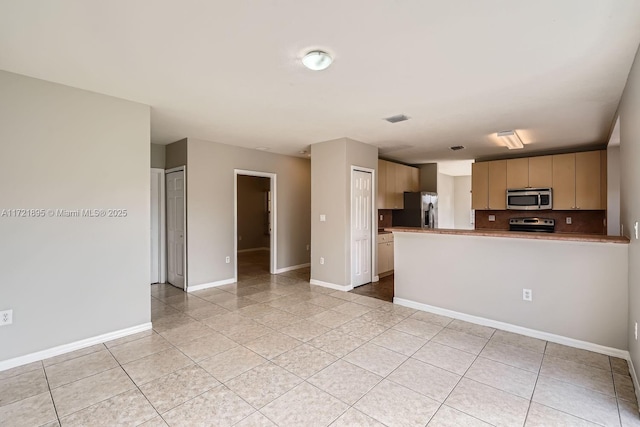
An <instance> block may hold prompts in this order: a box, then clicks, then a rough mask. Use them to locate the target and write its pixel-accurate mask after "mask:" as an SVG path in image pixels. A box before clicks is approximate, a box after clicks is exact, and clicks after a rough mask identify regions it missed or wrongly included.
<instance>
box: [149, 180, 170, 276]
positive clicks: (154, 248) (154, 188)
mask: <svg viewBox="0 0 640 427" xmlns="http://www.w3.org/2000/svg"><path fill="white" fill-rule="evenodd" d="M164 193H165V175H164V169H156V168H151V254H150V255H151V283H164V282H165V281H166V280H167V277H166V276H167V273H166V270H167V268H166V256H165V254H166V248H165V246H166V242H165V232H164V231H165V195H164Z"/></svg>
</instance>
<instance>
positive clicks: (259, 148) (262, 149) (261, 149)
mask: <svg viewBox="0 0 640 427" xmlns="http://www.w3.org/2000/svg"><path fill="white" fill-rule="evenodd" d="M256 150H260V151H269V150H271V149H270V148H269V147H256Z"/></svg>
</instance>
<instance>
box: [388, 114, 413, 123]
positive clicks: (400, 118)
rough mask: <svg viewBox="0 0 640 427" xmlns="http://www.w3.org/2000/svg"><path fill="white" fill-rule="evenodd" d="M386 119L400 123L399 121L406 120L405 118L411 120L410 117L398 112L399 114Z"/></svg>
mask: <svg viewBox="0 0 640 427" xmlns="http://www.w3.org/2000/svg"><path fill="white" fill-rule="evenodd" d="M385 120H386V121H388V122H389V123H398V122H404V121H405V120H409V117H407V116H405V115H404V114H398V115H397V116H391V117H387V118H386V119H385Z"/></svg>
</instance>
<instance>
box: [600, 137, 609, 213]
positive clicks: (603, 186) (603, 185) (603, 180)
mask: <svg viewBox="0 0 640 427" xmlns="http://www.w3.org/2000/svg"><path fill="white" fill-rule="evenodd" d="M607 207H608V205H607V150H600V209H607Z"/></svg>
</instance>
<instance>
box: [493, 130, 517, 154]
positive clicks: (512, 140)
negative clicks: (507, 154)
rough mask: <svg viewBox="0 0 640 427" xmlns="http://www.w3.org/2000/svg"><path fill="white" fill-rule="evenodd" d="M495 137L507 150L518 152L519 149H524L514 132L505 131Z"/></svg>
mask: <svg viewBox="0 0 640 427" xmlns="http://www.w3.org/2000/svg"><path fill="white" fill-rule="evenodd" d="M497 135H498V138H500V140H501V141H502V142H504V145H506V146H507V148H508V149H509V150H518V149H520V148H524V144H523V143H522V140H521V139H520V137H519V136H518V134H517V133H516V131H515V130H505V131H502V132H498V133H497Z"/></svg>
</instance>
